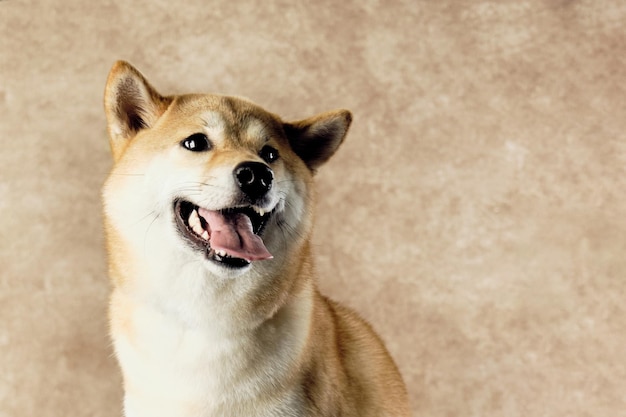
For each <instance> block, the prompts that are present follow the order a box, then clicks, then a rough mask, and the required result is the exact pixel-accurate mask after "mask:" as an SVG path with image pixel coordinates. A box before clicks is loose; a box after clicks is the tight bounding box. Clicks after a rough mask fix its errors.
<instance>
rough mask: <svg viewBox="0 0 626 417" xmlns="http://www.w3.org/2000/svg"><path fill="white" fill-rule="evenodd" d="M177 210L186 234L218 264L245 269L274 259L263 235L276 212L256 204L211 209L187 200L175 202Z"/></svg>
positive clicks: (177, 220) (180, 227) (180, 228)
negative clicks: (265, 260)
mask: <svg viewBox="0 0 626 417" xmlns="http://www.w3.org/2000/svg"><path fill="white" fill-rule="evenodd" d="M174 211H175V213H176V216H175V218H176V223H177V225H178V229H179V231H180V233H181V234H182V235H183V237H185V238H186V240H187V241H189V242H190V243H191V244H192V245H193V246H194V247H196V248H198V249H199V250H202V251H203V252H204V253H205V256H206V258H207V259H209V260H211V261H213V262H215V263H218V264H220V265H222V266H226V267H230V268H243V267H245V266H248V265H250V263H251V262H252V261H258V260H263V259H271V258H272V255H271V254H270V253H269V251H268V250H267V248H266V247H265V244H264V243H263V239H261V237H260V234H261V233H262V232H263V229H264V228H265V226H266V224H267V222H268V220H269V219H270V217H271V216H272V214H273V212H265V211H263V210H261V209H258V208H255V207H253V206H247V207H234V208H227V209H223V210H207V209H205V208H202V207H199V206H196V205H195V204H193V203H191V202H189V201H184V200H177V201H175V202H174Z"/></svg>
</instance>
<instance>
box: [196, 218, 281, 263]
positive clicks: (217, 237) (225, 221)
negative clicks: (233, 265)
mask: <svg viewBox="0 0 626 417" xmlns="http://www.w3.org/2000/svg"><path fill="white" fill-rule="evenodd" d="M198 214H199V215H200V216H202V217H204V219H205V220H206V221H207V223H208V224H209V228H210V233H211V237H210V242H211V248H213V250H216V251H219V250H222V251H224V252H226V253H227V254H228V255H229V256H231V257H233V258H241V259H245V260H247V261H258V260H262V259H271V258H272V254H271V253H269V251H268V250H267V248H266V247H265V245H264V244H263V240H262V239H261V238H260V237H259V236H257V235H255V234H254V232H253V231H252V223H251V222H250V218H249V217H248V216H246V215H245V214H243V213H233V214H227V215H224V214H222V213H220V212H219V211H211V210H206V209H203V208H201V207H200V208H198Z"/></svg>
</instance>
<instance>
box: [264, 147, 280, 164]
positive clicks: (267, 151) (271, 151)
mask: <svg viewBox="0 0 626 417" xmlns="http://www.w3.org/2000/svg"><path fill="white" fill-rule="evenodd" d="M259 156H260V157H261V158H262V159H263V160H264V161H265V162H267V163H268V164H271V163H272V162H274V161H276V160H277V159H278V157H279V156H280V155H279V154H278V150H277V149H276V148H273V147H271V146H269V145H265V146H264V147H263V148H262V149H261V151H260V152H259Z"/></svg>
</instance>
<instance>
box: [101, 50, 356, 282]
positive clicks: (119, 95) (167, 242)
mask: <svg viewBox="0 0 626 417" xmlns="http://www.w3.org/2000/svg"><path fill="white" fill-rule="evenodd" d="M105 109H106V113H107V120H108V123H109V133H110V137H111V148H112V151H113V155H114V159H115V166H114V168H113V171H112V173H111V175H110V176H109V179H108V180H107V182H106V184H105V187H104V203H105V222H106V225H107V229H108V236H109V240H110V242H109V245H110V246H113V247H117V246H124V251H121V252H125V253H128V251H130V252H131V253H132V254H133V255H132V256H131V257H132V258H136V257H139V258H141V259H144V260H145V262H144V264H146V265H147V266H146V265H144V266H137V265H134V264H132V265H126V266H125V268H144V269H145V268H150V265H152V266H153V267H154V268H155V269H160V270H161V271H160V272H163V271H162V270H163V269H164V268H165V269H169V268H172V269H175V268H179V269H185V268H191V267H193V268H196V269H197V268H201V269H204V270H206V271H207V272H208V273H210V274H212V275H214V276H216V277H218V278H225V279H230V278H233V277H237V276H240V275H242V274H246V273H250V272H253V273H255V274H257V275H266V274H268V273H272V271H275V270H278V269H279V268H280V265H282V264H284V263H285V259H286V258H287V257H289V256H291V254H292V253H293V252H294V251H298V250H299V248H300V247H301V246H302V245H303V243H304V241H305V240H306V239H307V238H308V236H309V233H310V227H311V220H312V219H311V218H312V216H311V204H312V203H311V184H310V183H311V177H312V174H313V172H314V171H315V169H316V168H317V167H318V166H319V165H321V164H322V163H324V162H325V161H326V160H327V159H328V158H330V156H332V154H333V153H334V152H335V150H336V149H337V148H338V146H339V145H340V143H341V142H342V140H343V138H344V137H345V134H346V132H347V130H348V127H349V124H350V119H351V116H350V113H349V112H347V111H335V112H329V113H325V114H322V115H319V116H316V117H313V118H310V119H306V120H302V121H299V122H294V123H285V122H283V121H282V120H281V119H280V118H279V117H277V116H275V115H273V114H271V113H269V112H267V111H265V110H263V109H262V108H260V107H259V106H257V105H255V104H253V103H251V102H249V101H246V100H243V99H238V98H234V97H226V96H219V95H185V96H178V97H162V96H160V95H159V94H158V93H157V92H156V91H155V90H154V89H153V88H152V87H151V86H150V85H149V84H148V83H147V82H146V81H145V79H144V78H143V77H142V76H141V75H140V74H139V73H138V72H137V71H136V70H135V69H134V68H132V67H131V66H129V65H128V64H126V63H123V62H120V63H117V64H116V65H115V66H114V68H113V69H112V71H111V74H110V76H109V80H108V82H107V88H106V93H105ZM112 256H115V254H112ZM121 262H122V263H124V262H123V260H121ZM171 272H173V273H176V272H175V271H171Z"/></svg>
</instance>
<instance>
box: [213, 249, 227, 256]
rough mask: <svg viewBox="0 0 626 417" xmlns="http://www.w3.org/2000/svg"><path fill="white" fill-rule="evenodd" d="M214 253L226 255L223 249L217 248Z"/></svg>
mask: <svg viewBox="0 0 626 417" xmlns="http://www.w3.org/2000/svg"><path fill="white" fill-rule="evenodd" d="M215 253H216V254H217V255H218V256H221V257H224V256H226V251H223V250H217V251H215Z"/></svg>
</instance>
